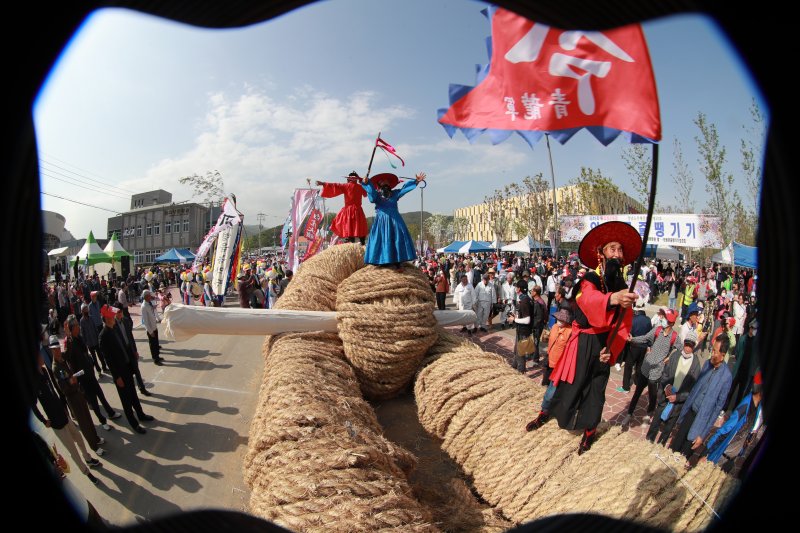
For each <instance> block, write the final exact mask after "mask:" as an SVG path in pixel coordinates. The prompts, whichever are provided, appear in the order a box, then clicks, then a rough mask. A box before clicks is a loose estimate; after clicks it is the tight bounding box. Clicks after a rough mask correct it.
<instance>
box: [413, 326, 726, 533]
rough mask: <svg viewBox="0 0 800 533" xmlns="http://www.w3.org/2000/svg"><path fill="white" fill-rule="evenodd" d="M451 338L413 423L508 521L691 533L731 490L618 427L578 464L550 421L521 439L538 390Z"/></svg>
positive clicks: (569, 442) (419, 390)
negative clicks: (602, 523) (609, 523)
mask: <svg viewBox="0 0 800 533" xmlns="http://www.w3.org/2000/svg"><path fill="white" fill-rule="evenodd" d="M451 337H452V336H449V337H448V336H443V338H442V339H441V341H440V343H437V345H434V347H433V349H432V351H436V352H437V358H436V359H435V360H433V362H432V363H431V364H430V365H428V366H426V367H425V368H424V369H422V370H421V371H420V372H419V375H418V377H417V380H416V384H415V394H416V400H417V409H418V414H419V419H420V422H421V423H422V425H423V426H424V427H425V429H426V430H428V431H429V432H431V433H432V434H434V435H435V436H437V437H439V438H441V439H442V440H443V443H442V448H443V449H444V450H445V451H446V452H447V453H448V455H450V456H451V457H452V458H453V459H454V460H455V461H456V462H457V463H458V464H460V465H461V466H462V467H463V468H464V471H465V473H466V474H468V475H469V476H471V477H472V480H473V485H474V487H475V489H476V490H477V492H478V493H479V494H480V495H481V496H482V497H483V498H484V499H485V500H486V501H487V502H488V503H489V504H490V505H492V506H494V507H495V508H496V509H497V510H499V511H501V512H502V514H503V516H505V517H507V518H509V519H510V520H511V521H512V522H513V523H516V524H519V523H523V522H528V521H531V520H535V519H538V518H543V517H545V516H549V515H555V514H562V513H575V512H594V513H601V514H604V515H607V516H612V517H616V518H624V519H627V520H636V521H640V522H643V523H646V524H648V525H651V526H656V527H661V528H665V529H674V530H676V531H697V530H700V529H702V528H704V527H706V526H707V525H708V524H709V523H710V522H711V520H712V517H713V512H712V511H711V509H710V508H711V507H713V508H714V509H717V510H718V509H719V508H720V507H721V506H722V505H723V504H724V502H725V501H726V498H728V497H729V496H730V494H731V493H732V491H733V490H734V489H735V488H736V486H737V482H736V481H735V480H734V479H733V478H731V477H729V476H727V475H726V474H724V473H723V472H722V471H721V470H720V469H718V468H716V467H715V466H713V465H710V464H703V465H700V466H698V467H697V468H694V469H692V470H687V469H686V468H685V466H684V464H685V458H683V456H681V455H679V454H674V453H672V452H671V451H669V450H667V449H665V448H664V447H663V446H660V445H655V444H651V443H649V442H646V441H642V440H640V439H636V438H634V437H632V436H630V435H628V434H627V433H625V432H623V431H622V430H621V428H620V427H613V428H609V426H608V425H607V424H603V425H601V426H600V428H599V430H598V431H599V432H600V436H599V438H598V441H597V442H596V443H595V445H594V446H593V447H592V449H591V450H590V451H589V452H588V453H585V454H583V455H581V456H579V455H577V454H576V453H575V452H576V450H577V447H578V443H579V442H580V438H581V437H580V434H579V433H578V432H568V431H564V430H561V429H560V428H559V427H558V424H557V423H556V422H555V421H551V422H550V423H548V424H545V426H544V427H542V428H540V429H539V430H537V431H533V432H526V431H525V429H524V428H525V424H526V423H527V422H528V421H529V420H530V418H532V417H533V416H535V413H536V412H538V409H539V405H540V404H541V400H542V396H543V394H544V389H543V388H542V387H539V386H537V385H534V384H533V383H532V381H531V380H530V378H528V377H526V376H523V375H521V374H520V373H519V372H517V371H515V370H513V369H511V368H510V367H509V366H508V364H507V363H505V362H504V361H503V360H502V359H501V358H499V357H498V356H495V355H491V354H486V353H483V352H481V351H480V350H479V349H478V348H477V347H475V346H474V345H473V346H470V344H471V343H465V342H460V343H459V342H457V341H455V340H454V339H453V338H451ZM447 350H450V352H449V353H446V351H447ZM665 461H666V464H665ZM667 464H668V465H669V467H668V466H667ZM692 491H695V492H696V493H697V494H696V495H695V494H692V493H691V492H692ZM706 502H707V503H706Z"/></svg>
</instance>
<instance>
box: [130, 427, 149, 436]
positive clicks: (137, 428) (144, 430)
mask: <svg viewBox="0 0 800 533" xmlns="http://www.w3.org/2000/svg"><path fill="white" fill-rule="evenodd" d="M133 430H134V431H135V432H136V433H139V434H141V435H144V434H145V433H147V430H146V429H144V428H143V427H142V426H135V427H134V428H133Z"/></svg>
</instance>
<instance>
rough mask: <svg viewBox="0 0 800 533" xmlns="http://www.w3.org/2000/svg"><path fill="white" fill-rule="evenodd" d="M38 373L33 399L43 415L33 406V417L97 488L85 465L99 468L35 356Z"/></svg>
mask: <svg viewBox="0 0 800 533" xmlns="http://www.w3.org/2000/svg"><path fill="white" fill-rule="evenodd" d="M57 342H58V340H56V343H57ZM37 370H38V372H36V377H37V378H38V381H37V383H36V397H37V400H38V402H39V404H40V405H41V406H42V410H43V411H44V414H42V411H40V410H39V408H38V407H37V406H36V404H35V403H34V404H33V414H34V415H35V416H36V418H38V419H39V421H40V422H41V423H42V424H44V425H45V426H46V427H49V428H50V429H52V430H53V433H55V434H56V437H58V440H59V441H61V444H63V445H64V448H66V449H67V452H68V453H69V455H70V457H71V458H72V461H73V462H74V463H75V465H76V466H77V467H78V469H79V470H80V471H81V473H83V474H85V475H86V476H87V477H88V478H89V481H91V482H92V483H94V484H95V485H96V484H97V483H98V479H97V478H96V477H94V475H92V473H91V472H90V471H89V468H88V467H87V464H88V465H89V466H91V467H92V468H95V467H100V466H102V464H101V463H100V461H98V460H97V459H95V458H94V457H92V456H91V455H89V451H88V450H87V449H86V444H85V443H84V442H83V437H82V436H81V432H80V431H79V430H78V428H77V427H75V423H74V422H72V420H70V418H69V413H68V412H67V408H66V406H65V405H64V403H63V402H62V401H61V398H60V397H59V396H58V393H57V392H56V391H57V389H56V386H55V385H54V384H53V381H52V380H51V379H50V372H49V369H47V368H46V367H45V361H44V358H42V356H41V353H40V354H39V355H38V368H37Z"/></svg>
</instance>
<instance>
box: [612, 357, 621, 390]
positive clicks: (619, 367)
mask: <svg viewBox="0 0 800 533" xmlns="http://www.w3.org/2000/svg"><path fill="white" fill-rule="evenodd" d="M614 370H616V371H617V372H619V371H620V370H622V367H621V366H620V365H619V363H617V364H616V365H614ZM617 390H619V389H617Z"/></svg>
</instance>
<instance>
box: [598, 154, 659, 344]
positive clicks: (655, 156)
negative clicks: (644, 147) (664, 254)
mask: <svg viewBox="0 0 800 533" xmlns="http://www.w3.org/2000/svg"><path fill="white" fill-rule="evenodd" d="M656 181H658V143H653V169H652V174H651V177H650V197H649V198H648V199H647V220H646V221H645V224H644V235H643V236H642V247H641V249H640V250H639V257H637V258H636V261H635V262H634V263H633V269H631V273H632V276H631V285H630V287H628V292H633V288H634V287H635V286H636V280H637V279H639V269H640V268H641V266H642V261H643V259H644V255H645V252H646V250H647V240H648V238H649V236H650V224H651V223H652V222H653V210H654V209H655V203H656ZM623 316H625V313H624V312H622V313H619V314H618V315H617V320H616V324H614V331H613V332H612V333H611V335H609V337H608V344H609V346H610V345H611V340H612V339H613V338H614V337H615V336H616V335H617V332H618V331H619V327H620V326H621V325H622V317H623Z"/></svg>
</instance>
